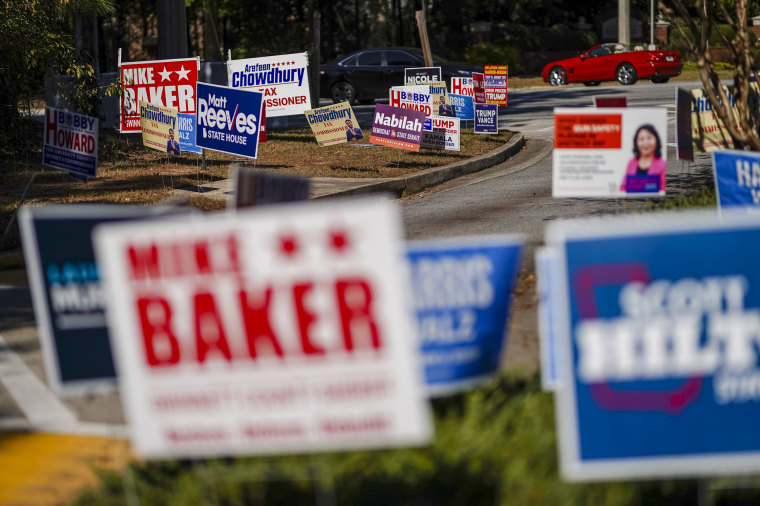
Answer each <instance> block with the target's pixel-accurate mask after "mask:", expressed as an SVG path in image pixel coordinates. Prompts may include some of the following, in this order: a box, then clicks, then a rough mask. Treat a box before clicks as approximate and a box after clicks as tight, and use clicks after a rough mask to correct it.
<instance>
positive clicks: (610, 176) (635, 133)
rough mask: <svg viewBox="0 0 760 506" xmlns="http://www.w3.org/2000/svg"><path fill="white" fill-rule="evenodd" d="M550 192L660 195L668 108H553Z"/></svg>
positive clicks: (602, 194) (662, 186)
mask: <svg viewBox="0 0 760 506" xmlns="http://www.w3.org/2000/svg"><path fill="white" fill-rule="evenodd" d="M554 132H555V133H554V151H553V155H552V164H553V169H552V195H553V196H555V197H662V196H664V195H665V176H666V173H667V170H666V169H667V152H668V150H667V132H668V130H667V109H665V108H664V107H652V108H645V107H636V108H631V107H628V108H614V107H610V108H598V109H597V108H557V109H554Z"/></svg>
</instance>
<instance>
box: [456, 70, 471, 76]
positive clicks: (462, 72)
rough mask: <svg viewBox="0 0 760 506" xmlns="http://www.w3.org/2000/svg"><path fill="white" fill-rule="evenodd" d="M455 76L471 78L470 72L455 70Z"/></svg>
mask: <svg viewBox="0 0 760 506" xmlns="http://www.w3.org/2000/svg"><path fill="white" fill-rule="evenodd" d="M457 74H459V75H460V76H471V75H472V72H470V71H469V70H457Z"/></svg>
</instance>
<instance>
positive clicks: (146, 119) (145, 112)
mask: <svg viewBox="0 0 760 506" xmlns="http://www.w3.org/2000/svg"><path fill="white" fill-rule="evenodd" d="M140 128H142V140H143V146H147V147H149V148H151V149H155V150H158V151H163V152H164V153H171V154H174V155H179V154H180V148H179V141H178V140H177V138H178V137H177V130H176V129H177V109H170V108H168V107H161V106H160V105H154V104H150V103H148V102H143V101H142V100H141V101H140Z"/></svg>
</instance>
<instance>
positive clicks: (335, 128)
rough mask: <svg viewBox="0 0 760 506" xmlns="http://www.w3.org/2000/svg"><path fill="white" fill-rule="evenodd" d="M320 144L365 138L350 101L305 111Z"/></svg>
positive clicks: (325, 144)
mask: <svg viewBox="0 0 760 506" xmlns="http://www.w3.org/2000/svg"><path fill="white" fill-rule="evenodd" d="M304 114H305V115H306V121H308V122H309V126H310V127H311V131H312V132H314V137H316V139H317V144H318V145H319V146H322V147H324V146H332V145H335V144H343V143H345V142H350V141H354V140H365V139H364V134H363V133H362V131H361V128H359V120H357V119H356V115H355V114H354V112H353V110H352V109H351V106H350V105H349V103H348V102H340V103H338V104H331V105H327V106H325V107H320V108H319V109H310V110H308V111H306V112H305V113H304Z"/></svg>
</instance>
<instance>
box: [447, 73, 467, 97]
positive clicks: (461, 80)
mask: <svg viewBox="0 0 760 506" xmlns="http://www.w3.org/2000/svg"><path fill="white" fill-rule="evenodd" d="M451 93H453V94H454V95H464V96H465V97H471V96H472V77H452V78H451Z"/></svg>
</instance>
